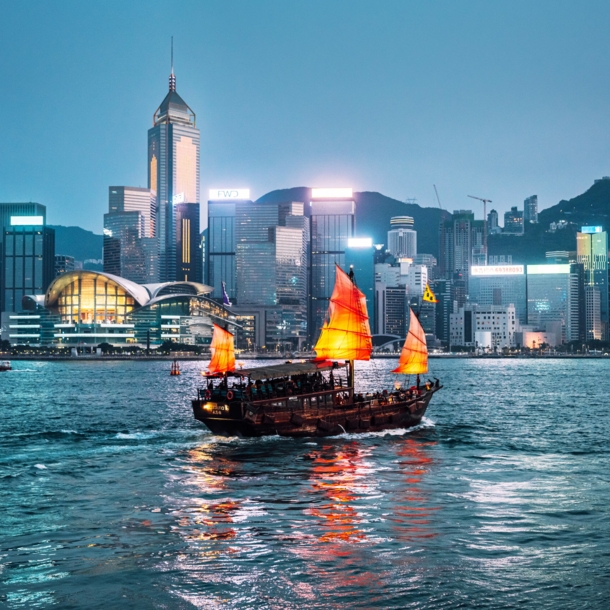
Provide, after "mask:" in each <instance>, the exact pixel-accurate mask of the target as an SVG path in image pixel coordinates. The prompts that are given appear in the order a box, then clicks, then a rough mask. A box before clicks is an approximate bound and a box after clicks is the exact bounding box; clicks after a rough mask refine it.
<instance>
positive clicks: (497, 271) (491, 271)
mask: <svg viewBox="0 0 610 610" xmlns="http://www.w3.org/2000/svg"><path fill="white" fill-rule="evenodd" d="M532 266H537V265H529V266H528V269H529V267H532ZM543 266H545V267H548V266H549V265H543ZM523 271H524V267H523V265H473V266H472V267H470V275H479V276H480V275H523Z"/></svg>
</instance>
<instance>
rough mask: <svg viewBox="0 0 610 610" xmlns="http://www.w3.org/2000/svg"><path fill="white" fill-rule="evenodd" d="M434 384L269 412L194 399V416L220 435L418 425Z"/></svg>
mask: <svg viewBox="0 0 610 610" xmlns="http://www.w3.org/2000/svg"><path fill="white" fill-rule="evenodd" d="M438 389H440V388H437V387H434V388H432V389H431V390H428V391H425V392H424V393H423V394H422V395H421V396H419V397H417V398H413V399H411V400H406V401H400V400H394V399H391V400H389V401H388V400H385V401H384V400H373V401H370V402H367V403H360V404H358V403H356V404H351V405H342V406H336V407H335V406H330V407H328V408H325V409H315V410H310V411H307V410H288V409H285V410H279V411H278V410H276V411H271V412H270V411H268V410H265V409H264V408H263V409H261V408H258V409H257V407H256V404H248V403H241V402H234V403H230V404H226V405H220V404H216V403H209V402H206V401H205V400H193V401H192V404H193V414H194V416H195V419H197V420H199V421H201V422H203V423H204V424H205V425H206V426H207V427H208V428H209V429H210V431H211V432H213V433H214V434H217V435H219V436H239V437H259V436H268V435H279V436H291V437H324V436H337V435H339V434H345V433H349V434H358V433H364V432H379V431H383V430H391V429H394V428H411V427H413V426H417V425H418V424H419V423H420V422H421V420H422V417H423V416H424V414H425V413H426V409H427V408H428V404H429V403H430V400H431V398H432V396H433V394H434V393H435V392H436V391H437V390H438Z"/></svg>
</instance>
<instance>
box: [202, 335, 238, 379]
mask: <svg viewBox="0 0 610 610" xmlns="http://www.w3.org/2000/svg"><path fill="white" fill-rule="evenodd" d="M210 349H211V350H212V361H211V362H210V365H209V366H208V371H209V372H210V373H227V372H229V371H234V370H235V347H234V344H233V335H232V334H231V333H230V332H229V331H228V330H225V329H224V328H221V327H220V326H218V324H214V334H213V335H212V344H211V345H210Z"/></svg>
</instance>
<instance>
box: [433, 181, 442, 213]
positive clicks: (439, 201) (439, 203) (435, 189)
mask: <svg viewBox="0 0 610 610" xmlns="http://www.w3.org/2000/svg"><path fill="white" fill-rule="evenodd" d="M432 186H433V187H434V192H435V193H436V200H437V201H438V207H439V208H440V209H441V210H442V209H443V206H442V205H441V198H440V197H439V196H438V190H437V188H436V184H433V185H432Z"/></svg>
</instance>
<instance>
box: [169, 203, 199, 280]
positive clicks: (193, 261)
mask: <svg viewBox="0 0 610 610" xmlns="http://www.w3.org/2000/svg"><path fill="white" fill-rule="evenodd" d="M174 209H175V213H176V240H177V241H176V243H177V253H176V278H177V279H178V280H179V281H184V282H201V280H202V275H203V273H202V268H201V265H202V262H203V260H202V257H201V250H200V248H201V244H200V233H199V222H200V220H199V210H200V208H199V204H198V203H178V204H176V205H175V206H174Z"/></svg>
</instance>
